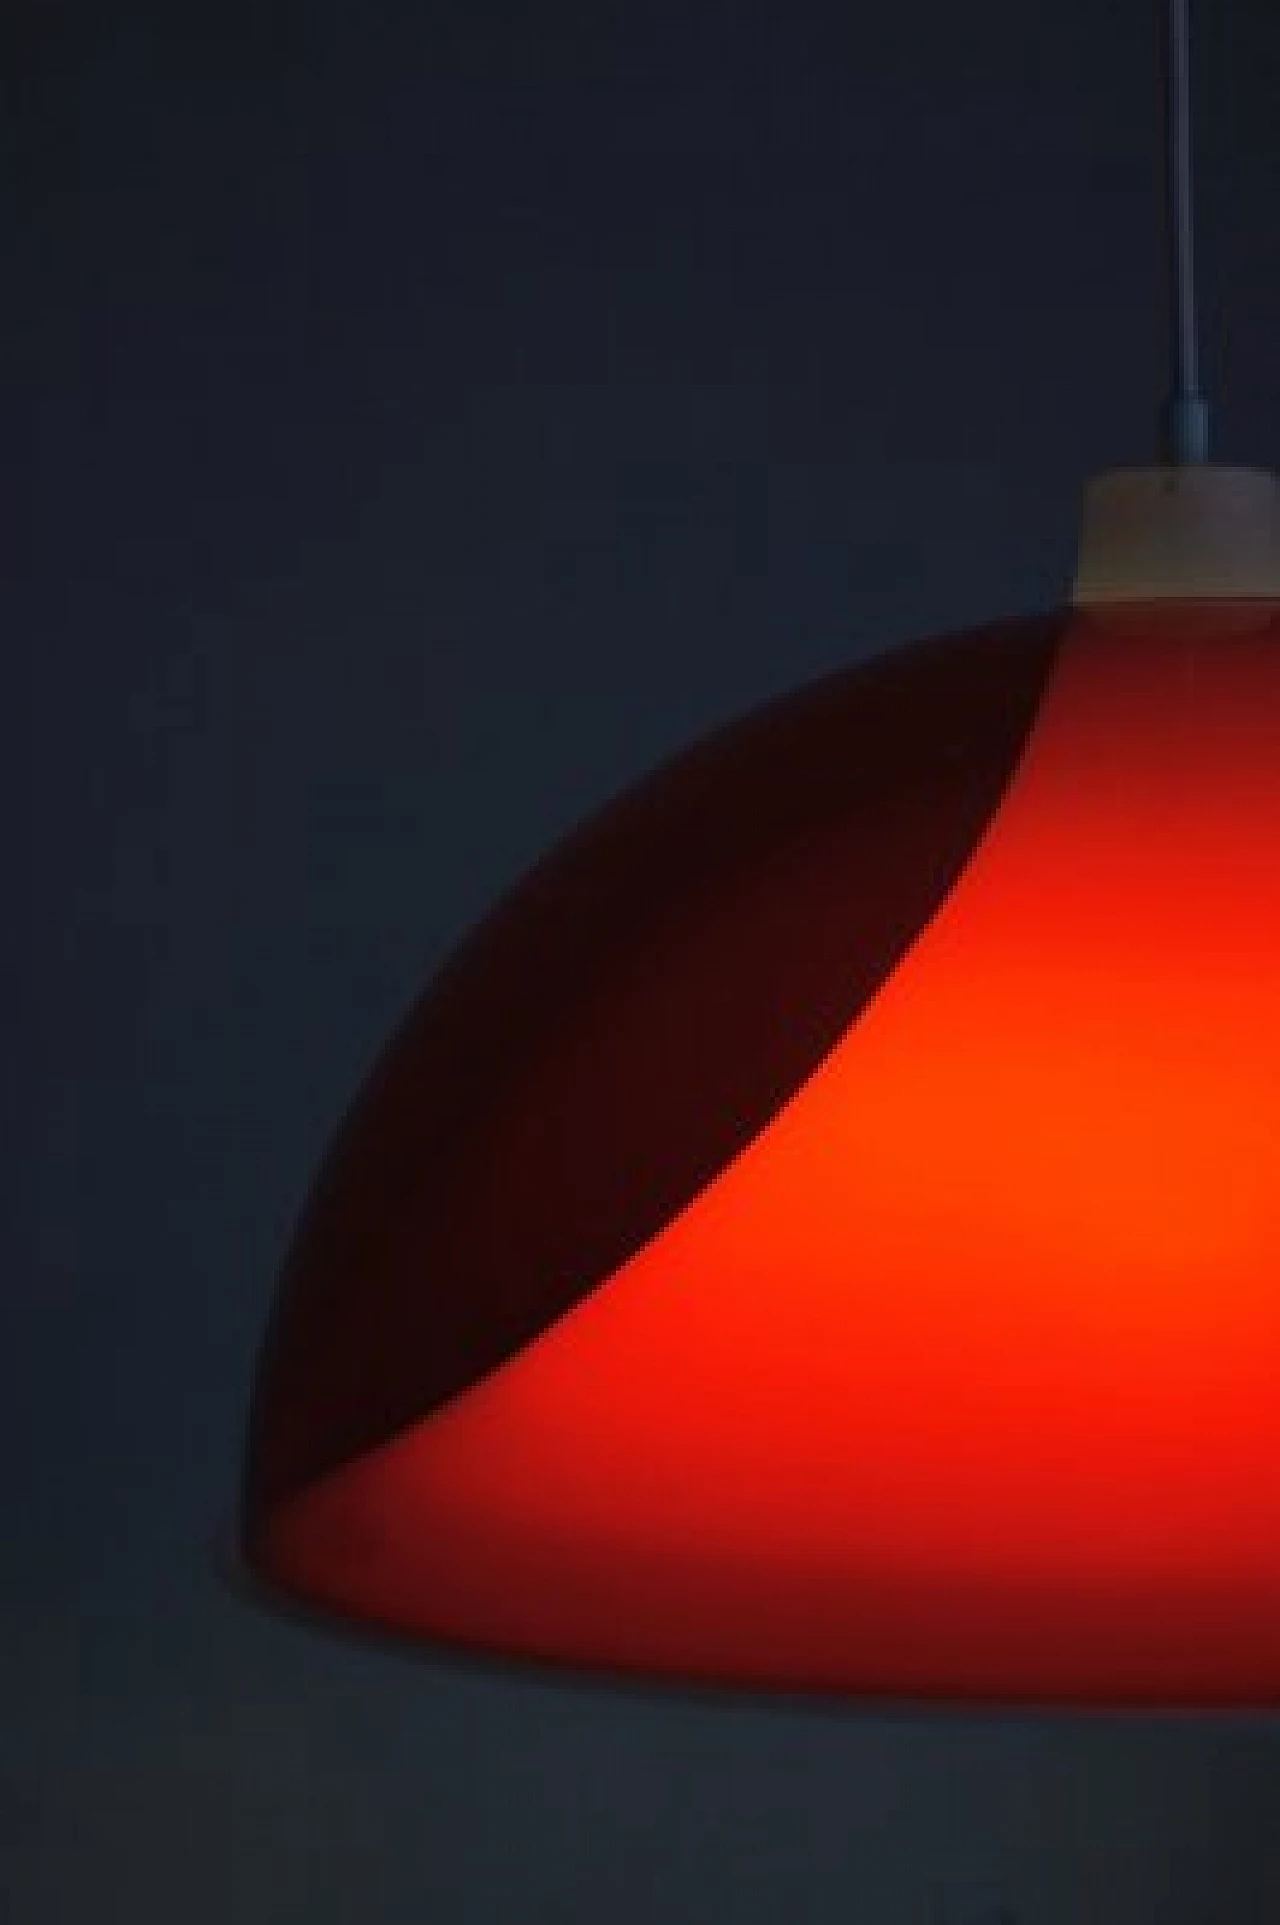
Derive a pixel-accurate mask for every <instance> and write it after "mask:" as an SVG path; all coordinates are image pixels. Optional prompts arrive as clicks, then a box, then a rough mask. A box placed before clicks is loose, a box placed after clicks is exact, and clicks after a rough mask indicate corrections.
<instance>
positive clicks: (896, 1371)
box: [240, 0, 1280, 1706]
mask: <svg viewBox="0 0 1280 1925" xmlns="http://www.w3.org/2000/svg"><path fill="white" fill-rule="evenodd" d="M1164 48H1165V54H1166V89H1167V104H1168V136H1169V139H1168V182H1169V215H1170V219H1169V230H1170V264H1171V273H1170V284H1171V291H1172V302H1171V307H1172V314H1173V379H1172V383H1171V399H1170V401H1169V402H1168V404H1167V406H1166V410H1165V414H1164V428H1163V446H1162V448H1161V452H1160V459H1159V461H1158V462H1157V463H1156V464H1154V465H1153V466H1151V467H1147V468H1136V469H1131V470H1124V471H1119V472H1113V473H1109V474H1104V475H1102V476H1100V477H1099V478H1097V479H1095V480H1094V481H1093V482H1091V483H1090V484H1089V485H1088V486H1087V488H1086V492H1085V501H1084V513H1083V524H1082V531H1081V543H1080V554H1079V563H1078V568H1077V573H1076V577H1075V582H1074V586H1073V589H1072V591H1071V595H1070V598H1069V600H1068V602H1067V604H1066V605H1065V606H1064V607H1063V608H1062V609H1060V610H1059V611H1057V612H1053V613H1050V614H1047V615H1044V616H1041V617H1037V618H1034V619H1027V620H1020V621H1013V622H1008V623H1002V624H998V625H994V626H989V627H985V628H981V629H974V630H970V631H967V632H965V633H962V634H953V635H949V636H946V637H943V638H942V639H937V640H931V641H926V642H922V643H919V644H917V645H915V646H912V647H909V648H905V649H901V650H897V651H894V652H892V653H890V654H887V655H882V656H880V657H878V658H876V659H873V660H870V661H864V662H860V663H859V664H857V665H856V666H854V667H852V668H850V669H848V670H846V671H844V672H842V673H839V674H836V675H834V676H833V677H831V678H830V679H828V680H825V681H823V682H821V683H819V684H817V685H816V686H812V687H809V688H806V689H802V690H801V691H800V692H799V693H797V694H793V695H789V696H787V697H785V698H784V699H782V700H779V701H776V702H774V703H772V704H770V705H769V706H767V707H765V708H764V709H762V710H760V711H759V712H757V713H755V714H752V715H749V716H748V717H747V718H746V719H744V720H742V721H739V722H738V723H736V724H735V725H733V726H731V727H729V728H728V729H726V730H724V731H723V732H722V733H720V734H718V735H716V736H715V737H714V738H712V739H710V740H708V741H705V742H703V743H700V744H698V745H695V746H694V747H693V748H692V749H690V750H689V751H687V752H686V753H684V754H682V755H680V756H678V757H677V758H676V759H675V760H674V761H672V762H670V763H669V764H667V765H666V766H665V767H663V768H661V769H660V770H659V771H658V772H657V773H656V774H654V775H652V776H650V777H649V778H648V779H647V780H645V781H642V782H641V783H640V784H639V785H638V786H637V787H636V788H634V789H633V790H631V791H630V792H629V793H627V794H626V795H624V796H623V797H622V798H621V799H620V800H618V801H615V802H614V803H613V804H612V805H611V806H609V807H608V808H606V809H605V810H604V811H603V813H602V814H600V815H599V816H597V817H596V818H595V819H594V820H593V821H591V822H590V823H589V824H588V825H587V826H586V827H585V828H583V829H582V830H580V831H579V832H578V833H576V834H575V835H573V836H572V837H571V838H570V839H569V840H568V841H566V842H565V843H564V844H563V845H562V846H561V847H559V848H557V849H556V850H554V851H553V852H552V853H551V854H550V855H549V856H548V857H547V858H546V860H545V861H544V862H542V863H541V864H540V865H539V866H538V867H537V868H536V869H535V870H534V871H533V873H532V874H531V875H529V876H528V877H527V879H526V880H525V881H524V882H523V883H522V884H521V885H520V886H519V887H517V888H516V889H515V891H514V893H512V894H511V895H510V897H509V898H508V899H507V900H506V901H505V902H503V903H502V904H501V905H500V906H499V907H498V908H497V909H496V910H494V912H493V913H492V914H491V915H490V916H489V918H488V920H487V921H486V922H484V923H483V925H482V926H481V927H480V928H479V930H478V931H477V932H476V933H475V934H474V935H473V936H472V937H471V938H470V939H469V940H468V941H467V942H466V943H465V944H464V945H463V946H462V947H461V948H460V949H459V950H458V952H457V953H456V955H455V956H454V958H453V960H452V961H451V962H450V963H449V964H448V966H447V967H446V968H445V970H444V972H443V973H442V974H441V975H440V977H439V978H438V980H436V981H435V982H434V983H433V984H432V985H431V986H430V987H429V988H428V989H427V990H426V992H425V994H424V995H423V996H422V998H421V1000H420V1001H419V1002H418V1003H417V1005H416V1007H415V1008H414V1009H413V1010H412V1011H411V1013H410V1014H409V1016H408V1018H407V1020H406V1021H405V1023H404V1024H403V1026H402V1028H401V1029H400V1031H399V1033H398V1034H397V1035H396V1036H395V1037H394V1039H393V1040H392V1042H391V1043H390V1045H389V1046H388V1047H387V1049H386V1050H385V1051H384V1053H383V1055H382V1056H381V1058H380V1060H379V1061H378V1062H377V1064H376V1066H375V1068H374V1070H373V1072H372V1075H371V1076H370V1077H369V1080H368V1082H367V1083H366V1085H365V1087H364V1089H363V1090H362V1091H361V1092H360V1094H359V1095H358V1097H357V1099H356V1101H355V1103H354V1105H353V1107H352V1108H351V1110H350V1111H349V1113H348V1115H347V1117H346V1119H345V1120H344V1122H343V1123H342V1125H341V1127H340V1129H339V1131H338V1134H337V1137H336V1140H335V1142H334V1144H333V1146H332V1148H331V1150H330V1152H329V1155H328V1157H327V1160H326V1161H325V1163H324V1165H323V1167H322V1169H321V1170H320V1173H319V1176H318V1178H317V1180H316V1182H315V1185H314V1188H313V1190H312V1193H311V1195H310V1198H309V1201H308V1202H307V1204H306V1207H305V1210H304V1212H303V1214H302V1217H301V1221H300V1224H299V1226H298V1228H297V1231H296V1234H295V1236H294V1240H293V1243H292V1246H291V1249H290V1250H289V1253H288V1256H287V1259H286V1262H285V1265H284V1271H283V1275H282V1277H281V1280H280V1283H279V1287H278V1292H277V1296H276V1300H275V1305H274V1311H273V1314H272V1316H271V1319H270V1323H269V1326H268V1329H267V1334H266V1337H265V1341H264V1344H263V1347H262V1351H261V1355H260V1359H259V1363H258V1369H257V1377H256V1382H255V1386H254V1391H253V1399H252V1409H251V1418H250V1426H249V1437H248V1445H247V1453H246V1464H245V1471H244V1481H243V1492H242V1505H241V1516H240V1553H241V1558H242V1562H243V1564H244V1566H245V1567H247V1570H248V1572H249V1573H250V1574H251V1576H252V1578H253V1579H254V1580H255V1581H256V1583H257V1584H258V1585H259V1586H261V1587H262V1589H263V1590H264V1591H265V1592H267V1593H268V1594H270V1595H273V1596H275V1597H276V1598H278V1599H281V1600H284V1601H287V1602H292V1603H294V1604H297V1605H300V1606H303V1607H306V1608H308V1609H309V1610H311V1611H312V1612H319V1613H321V1614H322V1615H324V1616H325V1617H327V1618H329V1619H331V1620H332V1621H334V1622H335V1623H346V1624H348V1625H354V1626H363V1627H366V1628H369V1629H372V1630H377V1631H381V1632H384V1633H392V1634H399V1635H400V1636H402V1637H404V1638H407V1639H409V1640H412V1641H417V1642H420V1643H424V1644H426V1645H429V1646H433V1647H452V1648H455V1649H458V1648H461V1649H464V1650H467V1651H470V1652H473V1653H477V1654H479V1653H488V1654H502V1655H506V1656H509V1657H516V1658H525V1659H529V1660H533V1661H538V1662H542V1663H550V1664H556V1665H562V1666H569V1667H573V1668H575V1669H579V1670H581V1669H583V1668H585V1669H588V1670H595V1671H599V1672H603V1673H609V1674H613V1675H615V1676H617V1675H619V1674H627V1675H629V1676H631V1677H649V1678H661V1679H669V1680H684V1681H690V1682H696V1683H699V1684H702V1685H723V1686H726V1687H735V1688H747V1689H754V1690H761V1689H763V1690H770V1691H772V1690H779V1691H805V1692H823V1693H837V1694H842V1695H846V1696H850V1697H869V1696H878V1697H884V1696H896V1697H902V1698H915V1699H919V1698H937V1699H946V1700H970V1701H972V1700H981V1701H988V1702H996V1701H1002V1702H1006V1703H1039V1704H1052V1703H1058V1704H1072V1705H1107V1706H1122V1705H1172V1706H1192V1705H1200V1706H1208V1705H1264V1704H1271V1705H1274V1704H1277V1703H1280V496H1278V492H1277V488H1276V484H1275V481H1274V480H1273V478H1272V477H1271V476H1270V475H1269V474H1266V473H1262V472H1255V471H1251V470H1247V469H1236V468H1227V467H1221V466H1216V465H1213V464H1211V463H1210V462H1209V461H1208V459H1207V453H1208V450H1207V410H1206V407H1205V403H1204V401H1203V399H1202V397H1201V395H1200V391H1199V382H1198V376H1197V369H1196V343H1195V314H1194V305H1193V301H1192V292H1191V291H1192V271H1191V222H1190V199H1189V187H1188V167H1187V155H1188V102H1187V61H1186V53H1187V48H1186V20H1185V14H1184V11H1183V0H1170V4H1169V9H1168V19H1167V24H1166V33H1165V37H1164Z"/></svg>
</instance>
